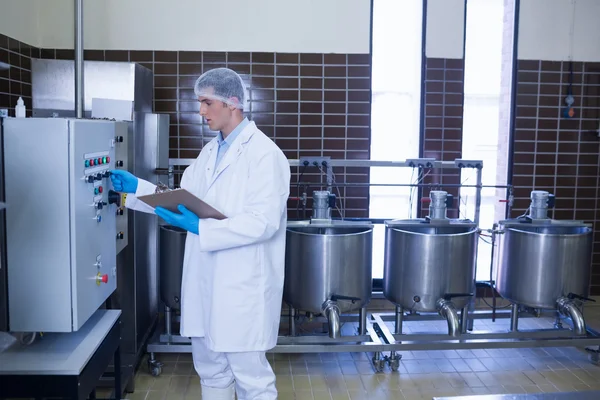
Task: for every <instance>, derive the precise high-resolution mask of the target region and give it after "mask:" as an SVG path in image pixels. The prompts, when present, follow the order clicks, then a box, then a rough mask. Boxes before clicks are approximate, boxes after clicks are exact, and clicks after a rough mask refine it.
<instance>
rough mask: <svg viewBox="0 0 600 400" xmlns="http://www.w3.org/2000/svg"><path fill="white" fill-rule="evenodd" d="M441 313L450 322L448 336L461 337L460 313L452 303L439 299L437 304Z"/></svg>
mask: <svg viewBox="0 0 600 400" xmlns="http://www.w3.org/2000/svg"><path fill="white" fill-rule="evenodd" d="M437 307H438V310H439V313H440V315H441V316H442V317H444V318H445V319H446V321H448V335H450V336H452V337H456V336H459V335H460V322H459V319H458V312H457V311H456V307H454V304H452V302H451V301H447V300H444V299H439V300H438V302H437Z"/></svg>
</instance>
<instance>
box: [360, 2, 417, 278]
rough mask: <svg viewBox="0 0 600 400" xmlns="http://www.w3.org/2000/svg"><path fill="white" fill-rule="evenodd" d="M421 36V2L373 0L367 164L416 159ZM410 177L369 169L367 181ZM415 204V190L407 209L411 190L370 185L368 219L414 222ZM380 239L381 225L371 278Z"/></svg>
mask: <svg viewBox="0 0 600 400" xmlns="http://www.w3.org/2000/svg"><path fill="white" fill-rule="evenodd" d="M422 33H423V2H422V1H397V0H374V1H373V62H372V68H373V72H372V76H373V77H372V104H371V120H372V122H371V159H372V160H380V161H381V160H385V161H397V160H405V159H407V158H418V157H419V120H420V107H421V54H422ZM411 175H412V177H411ZM416 175H417V171H415V172H414V174H413V171H412V170H411V169H409V168H394V167H378V168H371V181H370V182H371V183H372V184H389V183H402V184H405V183H407V182H411V181H412V182H414V181H415V180H416V178H417V176H416ZM417 204H418V201H417V191H416V188H415V189H414V191H413V194H412V207H411V188H409V187H394V186H387V187H385V186H370V209H369V215H370V217H371V218H410V217H413V218H414V217H416V209H417ZM408 210H412V216H411V215H410V212H409V211H408ZM384 240H385V229H384V226H383V225H379V224H378V225H375V230H374V233H373V278H375V279H381V278H383V256H384V247H385V243H384Z"/></svg>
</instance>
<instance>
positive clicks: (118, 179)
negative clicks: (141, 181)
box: [110, 169, 138, 193]
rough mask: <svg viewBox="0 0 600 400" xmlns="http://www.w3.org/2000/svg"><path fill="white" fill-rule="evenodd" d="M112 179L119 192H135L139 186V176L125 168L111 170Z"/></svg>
mask: <svg viewBox="0 0 600 400" xmlns="http://www.w3.org/2000/svg"><path fill="white" fill-rule="evenodd" d="M110 179H111V181H112V184H113V187H114V188H115V190H116V191H117V192H122V193H135V192H136V190H137V187H138V178H136V177H135V176H134V175H133V174H131V173H130V172H127V171H124V170H120V169H117V170H112V171H110Z"/></svg>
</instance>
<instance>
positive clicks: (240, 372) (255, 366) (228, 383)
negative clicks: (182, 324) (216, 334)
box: [192, 338, 277, 400]
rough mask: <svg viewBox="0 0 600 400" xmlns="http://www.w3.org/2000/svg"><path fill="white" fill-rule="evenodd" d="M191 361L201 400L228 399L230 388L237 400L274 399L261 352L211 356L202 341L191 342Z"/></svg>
mask: <svg viewBox="0 0 600 400" xmlns="http://www.w3.org/2000/svg"><path fill="white" fill-rule="evenodd" d="M192 357H193V361H194V368H195V369H196V372H197V373H198V375H200V384H201V385H202V399H203V400H211V399H212V398H214V399H215V400H217V399H218V400H221V399H223V400H230V399H232V398H233V396H231V395H230V394H228V393H232V392H233V387H234V386H233V385H234V384H235V391H236V392H237V397H238V400H276V399H277V389H276V388H275V374H274V373H273V369H272V368H271V365H270V364H269V362H268V361H267V357H266V355H265V352H246V353H215V352H213V351H211V350H209V349H208V348H207V347H206V343H205V340H204V338H192ZM213 394H214V395H213ZM207 395H208V397H206V396H207ZM227 396H229V397H227Z"/></svg>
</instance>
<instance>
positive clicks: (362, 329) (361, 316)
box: [358, 307, 367, 335]
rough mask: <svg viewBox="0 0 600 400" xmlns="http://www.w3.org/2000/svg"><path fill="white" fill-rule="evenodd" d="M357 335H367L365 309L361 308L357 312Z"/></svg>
mask: <svg viewBox="0 0 600 400" xmlns="http://www.w3.org/2000/svg"><path fill="white" fill-rule="evenodd" d="M358 320H359V321H358V333H359V335H366V334H367V309H366V308H364V307H363V308H361V309H360V311H359V312H358Z"/></svg>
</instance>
